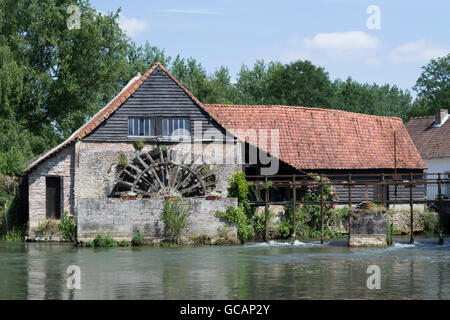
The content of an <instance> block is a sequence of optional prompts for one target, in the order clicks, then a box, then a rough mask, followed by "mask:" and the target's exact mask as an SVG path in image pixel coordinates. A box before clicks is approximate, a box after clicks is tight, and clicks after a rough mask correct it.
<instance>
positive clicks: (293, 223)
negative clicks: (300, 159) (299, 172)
mask: <svg viewBox="0 0 450 320" xmlns="http://www.w3.org/2000/svg"><path fill="white" fill-rule="evenodd" d="M292 184H293V188H292V226H293V227H292V229H293V231H292V243H294V242H295V238H296V226H297V223H296V216H297V210H296V209H297V208H296V204H297V187H296V185H295V174H294V175H293V176H292Z"/></svg>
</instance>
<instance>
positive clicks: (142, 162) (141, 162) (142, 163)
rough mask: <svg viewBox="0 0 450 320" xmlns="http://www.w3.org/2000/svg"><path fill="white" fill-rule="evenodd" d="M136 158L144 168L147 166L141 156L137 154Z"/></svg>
mask: <svg viewBox="0 0 450 320" xmlns="http://www.w3.org/2000/svg"><path fill="white" fill-rule="evenodd" d="M136 159H137V160H138V161H139V163H140V164H141V165H142V166H143V167H144V169H147V168H148V164H147V163H145V161H144V160H142V158H141V157H140V156H137V157H136Z"/></svg>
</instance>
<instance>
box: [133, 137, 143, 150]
mask: <svg viewBox="0 0 450 320" xmlns="http://www.w3.org/2000/svg"><path fill="white" fill-rule="evenodd" d="M133 146H134V148H136V149H137V150H142V149H144V146H145V143H144V140H142V139H136V140H135V141H134V143H133Z"/></svg>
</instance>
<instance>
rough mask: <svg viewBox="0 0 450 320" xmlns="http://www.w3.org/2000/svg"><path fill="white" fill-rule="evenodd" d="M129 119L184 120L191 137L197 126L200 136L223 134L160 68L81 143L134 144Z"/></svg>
mask: <svg viewBox="0 0 450 320" xmlns="http://www.w3.org/2000/svg"><path fill="white" fill-rule="evenodd" d="M131 117H153V118H155V119H157V118H159V119H161V118H163V117H174V118H177V117H184V118H189V119H190V121H191V126H190V131H191V135H193V134H194V132H193V130H194V124H198V123H201V126H202V133H203V132H205V131H207V130H211V129H213V130H215V131H218V132H224V131H223V129H222V128H221V127H220V126H219V125H217V124H216V123H215V121H214V120H212V119H211V118H210V117H209V116H208V115H207V113H206V112H205V111H203V110H202V109H201V108H199V106H198V105H197V104H196V103H195V102H194V101H193V100H192V98H191V97H190V96H189V95H188V94H187V93H186V92H185V91H184V90H183V89H181V88H180V87H179V86H178V85H177V84H176V83H175V82H174V81H173V80H172V79H171V78H170V77H169V76H168V75H167V74H166V72H164V71H163V70H162V69H161V67H157V68H156V69H155V70H154V71H153V72H152V73H151V74H150V76H149V77H148V79H147V80H145V81H144V83H143V84H142V85H141V86H140V87H139V90H137V91H136V92H135V93H134V94H133V95H132V96H131V97H130V98H128V100H127V101H126V102H125V103H124V104H122V105H121V107H120V108H119V109H117V110H116V111H115V112H114V113H113V114H112V115H111V116H110V117H109V118H108V119H107V120H105V121H104V122H103V123H102V124H101V125H100V126H99V127H98V128H97V129H95V131H94V132H92V133H91V134H90V135H88V136H87V137H86V138H84V140H85V141H134V140H135V139H136V138H135V137H134V138H133V137H128V118H131ZM157 124H158V122H157ZM143 139H144V140H145V139H146V138H145V137H143Z"/></svg>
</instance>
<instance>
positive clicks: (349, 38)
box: [280, 31, 381, 66]
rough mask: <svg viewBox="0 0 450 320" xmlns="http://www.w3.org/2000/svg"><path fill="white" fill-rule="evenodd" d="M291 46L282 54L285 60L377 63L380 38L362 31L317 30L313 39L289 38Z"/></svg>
mask: <svg viewBox="0 0 450 320" xmlns="http://www.w3.org/2000/svg"><path fill="white" fill-rule="evenodd" d="M288 47H290V48H289V49H286V50H283V51H282V52H281V53H280V54H281V55H282V57H283V60H288V61H294V60H298V59H301V60H310V61H314V62H315V63H318V62H324V61H328V59H329V58H330V57H331V58H333V59H335V60H339V61H342V62H349V61H354V62H356V61H362V62H364V63H365V64H367V65H369V66H377V65H379V64H380V59H379V57H378V56H377V54H378V49H379V48H380V47H381V40H380V39H378V38H377V37H374V36H371V35H369V34H367V33H365V32H362V31H347V32H330V33H318V34H316V35H315V36H314V37H312V38H303V39H298V38H295V39H290V40H289V41H288Z"/></svg>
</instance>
